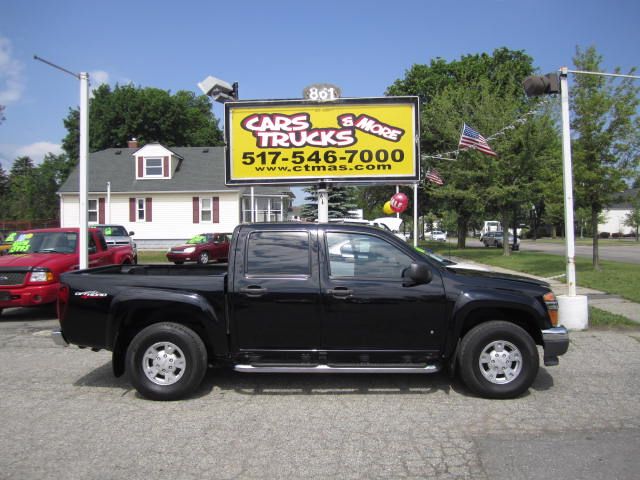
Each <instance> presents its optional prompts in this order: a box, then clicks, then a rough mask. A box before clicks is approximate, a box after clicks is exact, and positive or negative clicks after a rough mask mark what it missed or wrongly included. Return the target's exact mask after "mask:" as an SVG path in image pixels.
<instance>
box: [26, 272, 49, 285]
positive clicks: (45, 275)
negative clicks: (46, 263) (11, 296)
mask: <svg viewBox="0 0 640 480" xmlns="http://www.w3.org/2000/svg"><path fill="white" fill-rule="evenodd" d="M29 281H30V282H31V283H42V282H53V273H52V272H50V271H49V270H38V271H35V272H31V279H30V280H29Z"/></svg>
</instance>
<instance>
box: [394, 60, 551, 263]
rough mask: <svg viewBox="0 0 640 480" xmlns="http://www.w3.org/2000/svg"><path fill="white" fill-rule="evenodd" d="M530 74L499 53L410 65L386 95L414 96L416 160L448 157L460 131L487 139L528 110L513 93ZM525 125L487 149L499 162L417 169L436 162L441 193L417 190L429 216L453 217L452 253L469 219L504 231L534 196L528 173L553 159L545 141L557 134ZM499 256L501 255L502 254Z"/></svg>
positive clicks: (466, 159) (528, 67) (471, 156)
mask: <svg viewBox="0 0 640 480" xmlns="http://www.w3.org/2000/svg"><path fill="white" fill-rule="evenodd" d="M532 72H533V66H532V59H531V57H529V56H528V55H526V54H525V53H524V52H522V51H512V50H509V49H507V48H500V49H497V50H495V51H494V52H493V54H492V55H488V54H480V55H467V56H463V57H462V58H461V59H460V60H454V61H452V62H449V63H446V62H445V61H444V60H443V59H436V60H432V61H431V64H430V65H428V66H427V65H414V66H413V67H412V69H411V70H409V71H408V72H407V73H406V75H405V78H404V79H401V80H397V81H396V82H395V83H394V84H393V85H392V86H391V87H389V89H388V90H387V93H388V94H391V95H418V96H420V98H421V101H422V103H423V105H422V107H421V112H422V119H421V148H422V152H423V153H427V154H428V153H438V152H446V151H453V150H455V149H456V146H457V143H458V140H459V138H460V130H461V127H462V124H463V123H467V124H470V125H472V126H474V128H476V129H478V130H479V131H480V132H482V133H484V134H485V135H486V136H488V135H490V134H493V133H495V132H497V131H499V130H500V129H502V128H503V127H506V126H508V125H510V124H511V123H512V122H513V121H514V120H516V118H518V117H519V116H520V115H522V114H523V113H525V112H526V111H527V110H529V109H531V108H533V106H534V105H535V103H534V102H532V101H527V99H526V98H525V96H524V93H523V91H522V86H521V82H522V79H523V78H525V77H526V76H528V75H530V74H531V73H532ZM527 125H528V124H527ZM527 125H525V127H522V128H519V129H517V130H511V131H509V132H508V134H507V135H504V136H502V137H500V138H499V139H496V140H495V141H493V142H492V143H491V145H492V147H493V148H494V150H496V151H497V152H498V154H499V156H498V157H497V158H494V157H489V156H487V155H483V154H481V153H479V152H477V151H467V152H460V154H459V155H458V156H457V159H456V160H455V161H452V162H441V161H434V160H430V159H429V160H426V161H423V165H422V168H423V170H424V171H426V170H427V169H429V168H431V167H434V166H436V162H437V168H438V170H439V171H440V173H441V174H442V176H443V178H444V179H445V184H444V186H442V187H437V186H433V185H431V184H425V185H424V186H423V189H424V190H425V193H426V195H427V197H428V198H429V200H430V201H431V203H432V205H433V206H434V208H436V209H440V210H447V209H453V210H454V211H455V213H456V214H457V221H458V225H457V230H458V247H460V248H464V246H465V240H466V233H467V231H468V228H469V225H470V223H471V222H472V220H473V219H474V218H477V217H479V216H481V215H483V214H484V213H487V212H488V213H491V214H500V216H501V217H502V218H501V220H502V221H503V224H504V225H505V226H507V225H508V224H509V223H510V222H509V219H510V218H512V217H513V216H514V213H513V212H514V211H519V210H520V204H522V205H525V204H526V206H527V209H528V208H529V205H531V204H533V203H534V199H533V198H531V197H532V194H533V193H534V192H538V194H539V191H540V188H532V185H533V184H534V183H536V176H535V171H536V170H537V168H538V165H540V164H544V163H545V162H547V161H548V159H549V158H551V157H552V156H553V154H552V150H553V149H554V148H556V146H557V145H559V143H558V142H557V140H556V141H554V140H553V139H554V137H556V138H557V132H555V129H554V128H553V124H552V122H550V121H549V120H548V119H547V120H545V121H540V122H539V123H538V124H536V125H535V126H527ZM505 236H506V233H505ZM504 243H505V244H507V243H508V242H504ZM505 253H506V254H508V253H509V251H508V246H506V249H505Z"/></svg>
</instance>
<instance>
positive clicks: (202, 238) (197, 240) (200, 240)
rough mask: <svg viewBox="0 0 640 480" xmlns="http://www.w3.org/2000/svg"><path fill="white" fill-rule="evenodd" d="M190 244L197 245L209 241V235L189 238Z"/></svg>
mask: <svg viewBox="0 0 640 480" xmlns="http://www.w3.org/2000/svg"><path fill="white" fill-rule="evenodd" d="M187 243H188V244H189V245H197V244H198V243H207V237H206V236H205V235H196V236H195V237H191V238H190V239H189V240H187Z"/></svg>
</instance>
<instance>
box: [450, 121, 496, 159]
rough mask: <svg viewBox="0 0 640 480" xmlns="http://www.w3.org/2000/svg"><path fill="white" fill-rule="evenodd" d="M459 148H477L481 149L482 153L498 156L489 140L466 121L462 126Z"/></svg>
mask: <svg viewBox="0 0 640 480" xmlns="http://www.w3.org/2000/svg"><path fill="white" fill-rule="evenodd" d="M458 148H459V149H460V150H468V149H470V148H473V149H475V150H480V151H481V152H482V153H486V154H487V155H491V156H492V157H497V156H498V154H497V153H496V152H494V151H493V150H492V149H491V147H490V146H489V144H488V143H487V140H486V139H485V138H484V137H483V136H482V135H480V134H479V133H478V132H476V131H475V130H474V129H473V128H471V127H470V126H468V125H467V124H466V123H465V124H464V126H463V127H462V135H461V136H460V143H458Z"/></svg>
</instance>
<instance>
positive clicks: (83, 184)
mask: <svg viewBox="0 0 640 480" xmlns="http://www.w3.org/2000/svg"><path fill="white" fill-rule="evenodd" d="M33 58H34V59H35V60H38V61H40V62H42V63H45V64H47V65H49V66H50V67H53V68H56V69H58V70H60V71H62V72H64V73H68V74H69V75H71V76H72V77H74V78H76V79H78V80H80V145H79V154H80V156H79V161H78V174H79V177H80V179H79V202H78V203H79V208H80V215H79V223H80V225H79V227H80V233H79V236H80V238H79V241H78V253H79V255H80V259H79V268H80V269H81V270H84V269H86V268H88V267H89V228H88V225H87V204H88V201H87V197H88V188H87V184H88V178H89V165H88V157H89V74H88V73H87V72H80V73H73V72H72V71H70V70H67V69H66V68H63V67H61V66H59V65H56V64H55V63H52V62H49V61H48V60H45V59H43V58H40V57H38V56H37V55H34V56H33Z"/></svg>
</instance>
